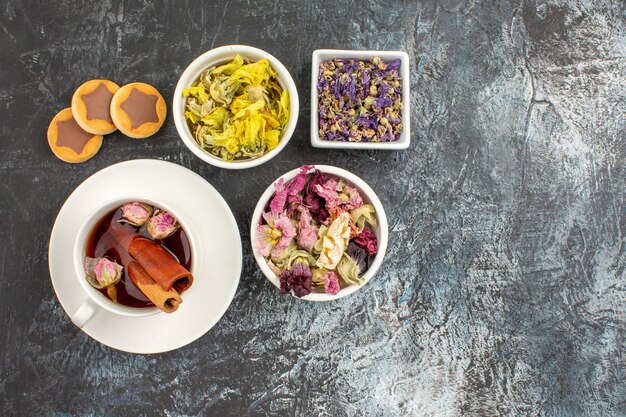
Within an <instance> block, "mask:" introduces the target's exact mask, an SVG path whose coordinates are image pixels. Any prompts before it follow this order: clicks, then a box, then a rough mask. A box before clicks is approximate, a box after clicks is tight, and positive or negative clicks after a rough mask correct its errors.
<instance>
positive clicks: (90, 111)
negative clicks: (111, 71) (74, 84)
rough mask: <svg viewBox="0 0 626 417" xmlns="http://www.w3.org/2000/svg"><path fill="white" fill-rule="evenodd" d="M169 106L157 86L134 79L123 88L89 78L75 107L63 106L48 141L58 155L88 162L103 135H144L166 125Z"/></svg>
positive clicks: (76, 97) (133, 136)
mask: <svg viewBox="0 0 626 417" xmlns="http://www.w3.org/2000/svg"><path fill="white" fill-rule="evenodd" d="M166 114H167V108H166V105H165V100H163V97H162V96H161V94H160V93H159V92H158V91H157V90H156V88H154V87H152V86H151V85H148V84H145V83H131V84H127V85H125V86H123V87H121V88H120V86H118V85H117V84H115V83H114V82H112V81H108V80H91V81H87V82H86V83H84V84H83V85H81V86H80V87H78V89H77V90H76V92H75V93H74V96H73V97H72V107H70V108H66V109H63V110H61V111H60V112H59V113H58V114H57V115H56V116H54V118H53V119H52V122H50V126H49V127H48V144H49V145H50V148H51V149H52V152H53V153H54V154H55V155H56V156H57V158H59V159H61V160H63V161H65V162H69V163H79V162H84V161H86V160H88V159H89V158H91V157H92V156H94V155H95V154H96V153H97V152H98V150H99V149H100V146H101V145H102V136H103V135H108V134H109V133H113V132H115V131H116V130H119V131H120V132H122V133H123V134H124V135H126V136H129V137H131V138H135V139H143V138H147V137H149V136H152V135H153V134H155V133H156V132H157V131H158V130H159V129H160V128H161V126H162V125H163V122H164V121H165V116H166Z"/></svg>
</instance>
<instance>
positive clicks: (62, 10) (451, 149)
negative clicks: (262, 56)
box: [0, 0, 626, 416]
mask: <svg viewBox="0 0 626 417" xmlns="http://www.w3.org/2000/svg"><path fill="white" fill-rule="evenodd" d="M0 8H1V10H0V62H1V64H0V113H1V115H0V118H1V124H0V149H1V152H0V173H1V174H0V175H1V179H2V181H0V204H1V205H0V216H1V218H2V219H3V222H2V227H1V228H0V242H1V244H0V276H1V280H2V287H1V290H0V326H1V327H0V333H1V334H2V336H3V337H2V339H3V341H2V342H1V344H0V358H1V359H0V360H1V362H0V414H2V415H29V416H35V415H150V416H152V415H168V416H178V415H199V414H201V415H220V416H225V415H238V416H240V415H281V416H287V415H322V416H360V415H372V416H396V415H397V416H400V415H402V416H405V415H406V416H421V415H451V416H460V415H476V416H484V415H496V414H500V415H556V416H569V415H583V416H610V415H615V416H617V415H624V410H626V386H625V383H624V380H625V379H626V375H625V369H624V363H625V361H626V358H625V356H626V354H625V349H624V348H625V342H624V333H625V331H626V326H625V323H626V318H625V316H624V313H625V310H626V301H625V300H626V291H625V288H626V280H625V271H624V266H625V263H626V255H625V252H624V242H625V238H626V236H625V234H624V233H625V229H626V215H625V209H626V208H625V202H624V191H625V185H626V184H625V176H626V172H625V171H626V151H625V147H626V141H625V136H626V126H625V122H624V114H625V112H626V98H625V97H626V94H625V77H626V36H625V26H626V25H625V21H624V13H625V8H624V3H623V2H620V1H617V0H616V1H589V0H580V1H576V2H573V1H572V2H569V3H557V2H552V1H548V2H540V1H537V2H533V1H530V2H528V3H519V2H515V3H509V2H506V1H493V2H488V3H482V2H478V1H475V2H474V1H470V2H454V1H450V0H446V1H440V2H420V3H412V2H395V1H393V2H384V1H372V2H367V3H365V2H356V1H349V0H341V1H337V2H328V3H317V2H314V3H309V2H297V1H290V2H275V1H250V2H237V1H223V2H215V3H208V2H207V3H205V4H202V3H200V2H182V1H171V2H162V1H156V2H122V1H117V0H114V1H103V2H80V1H76V2H72V1H62V2H45V1H39V2H36V1H21V0H11V1H8V2H7V1H3V2H2V4H1V6H0ZM230 43H243V44H250V45H253V46H257V47H260V48H262V49H265V50H267V51H269V52H270V53H272V54H274V55H275V56H277V57H278V58H279V59H280V60H281V61H282V62H283V63H284V64H285V66H286V67H287V68H288V69H289V70H290V71H291V72H292V74H293V76H294V79H295V80H296V84H297V86H298V88H299V91H300V100H301V107H302V108H301V112H300V119H299V124H298V127H297V131H296V134H295V135H294V137H293V139H292V141H291V142H290V143H289V145H288V146H287V147H286V149H285V150H284V151H283V152H282V153H281V154H280V155H279V156H278V157H276V158H275V159H274V160H273V161H272V162H271V163H268V164H265V165H263V166H261V167H257V168H254V169H250V170H246V171H244V172H233V171H226V170H220V169H217V168H213V167H210V166H207V165H205V164H203V163H202V162H201V161H200V160H199V159H197V158H196V157H195V156H193V155H192V154H191V153H190V152H189V151H188V150H187V149H186V148H185V147H184V146H183V144H182V142H181V141H180V140H179V139H178V138H177V134H176V131H175V129H174V126H173V122H172V118H171V115H169V116H168V119H167V121H166V123H165V126H164V128H163V129H162V131H161V132H159V133H158V134H157V135H156V136H155V137H154V138H152V139H149V140H146V141H134V140H131V139H128V138H125V137H123V136H121V135H119V134H113V135H111V136H109V137H108V138H107V140H106V141H105V143H104V145H103V147H102V149H101V150H100V153H99V154H98V155H97V156H96V157H95V158H93V159H92V160H90V161H88V162H87V163H84V164H81V165H78V166H71V165H67V164H65V163H63V162H60V161H59V160H57V159H55V158H54V157H53V156H52V154H51V152H50V150H49V149H48V146H47V143H46V139H45V131H46V128H47V125H48V123H49V121H50V119H51V118H52V116H53V115H54V114H55V113H56V112H57V111H58V110H60V109H61V108H63V107H66V106H68V105H69V102H70V98H71V95H72V93H73V90H74V89H75V88H76V87H77V86H78V85H79V84H80V83H82V82H83V81H85V80H88V79H92V78H100V77H102V78H109V79H112V80H115V81H116V82H118V83H120V84H122V83H126V82H130V81H136V80H141V81H145V82H148V83H151V84H153V85H155V86H156V87H157V88H158V89H159V90H160V91H162V93H163V95H164V96H165V98H166V100H167V102H168V103H170V102H171V99H172V92H173V90H174V85H175V83H176V81H177V79H178V76H179V75H180V74H181V72H182V70H183V69H184V68H185V66H186V65H187V64H188V63H189V62H190V61H191V60H192V59H193V58H194V57H195V56H197V55H199V54H200V53H201V52H204V51H206V50H209V49H211V48H212V47H215V46H220V45H224V44H230ZM333 47H334V48H354V49H403V50H405V51H407V52H408V53H409V56H410V57H411V67H412V76H411V102H412V103H411V104H412V126H411V129H412V132H413V137H412V144H411V147H410V149H408V150H407V151H402V152H372V151H369V152H357V151H323V150H316V149H313V148H311V146H310V145H309V137H308V123H309V116H308V112H309V105H310V100H309V93H310V91H309V76H310V60H311V58H310V55H311V52H312V50H313V49H316V48H333ZM145 157H149V158H160V159H166V160H169V161H173V162H176V163H179V164H181V165H183V166H186V167H188V168H190V169H192V170H194V171H195V172H197V173H199V174H200V175H202V176H203V177H204V178H206V179H207V180H208V181H209V182H211V184H213V185H214V186H215V187H216V188H217V189H218V190H220V191H221V192H222V193H223V194H224V197H225V198H226V200H227V202H228V203H229V204H230V206H231V208H232V209H233V211H234V213H235V216H236V218H237V221H238V223H239V227H240V230H241V231H242V239H243V250H244V254H245V257H244V268H243V274H242V277H241V283H240V286H239V289H238V292H237V295H236V296H235V299H234V301H233V304H232V305H231V307H230V309H229V310H228V312H227V313H226V315H225V316H224V318H223V319H222V320H221V321H220V322H219V323H218V324H217V325H216V326H215V327H214V328H213V329H212V330H211V331H210V332H209V333H207V334H206V335H205V336H203V337H202V338H200V339H199V340H197V341H196V342H194V343H192V344H191V345H189V346H187V347H184V348H182V349H179V350H177V351H174V352H170V353H166V354H161V355H152V356H139V355H131V354H126V353H121V352H118V351H115V350H112V349H109V348H107V347H105V346H102V345H100V344H99V343H97V342H95V341H93V340H91V339H90V338H89V337H87V336H86V335H85V334H83V333H82V332H81V331H79V330H78V329H77V328H76V327H74V325H72V324H71V323H70V321H69V319H68V318H67V317H66V315H65V313H64V312H63V310H62V308H61V307H60V305H59V303H58V301H57V300H56V298H55V296H54V292H53V290H52V287H51V284H50V280H49V278H48V271H47V255H46V252H47V251H46V249H47V244H48V238H49V233H50V229H51V227H52V223H53V221H54V218H55V216H56V214H57V212H58V210H59V208H60V207H61V205H62V203H63V201H64V200H65V198H66V197H67V196H68V195H69V194H70V192H71V191H72V190H73V189H74V188H75V187H76V186H77V185H78V184H79V183H80V182H82V181H83V180H84V179H85V178H87V177H88V176H89V175H91V174H92V173H94V172H96V171H98V170H99V169H101V168H103V167H106V166H108V165H110V164H112V163H115V162H119V161H123V160H127V159H134V158H145ZM303 163H324V164H331V165H337V166H340V167H343V168H346V169H349V170H351V171H353V172H354V173H356V174H357V175H359V176H361V177H362V178H363V179H365V180H366V181H367V182H369V184H370V185H371V186H372V187H373V188H374V189H375V190H376V192H377V193H378V195H379V197H381V200H382V201H383V202H384V205H385V207H386V210H387V215H388V217H389V221H390V233H391V234H390V238H391V241H390V247H389V251H388V254H387V257H386V261H385V263H384V265H383V268H382V270H381V271H380V273H379V274H378V275H377V276H376V277H375V279H374V280H373V281H371V282H370V283H369V284H368V285H367V286H366V287H365V288H364V289H363V290H362V291H359V292H358V293H356V294H355V295H353V296H350V297H348V298H346V299H342V300H340V301H337V302H332V303H327V304H312V303H306V302H301V301H298V300H296V299H292V298H289V297H282V296H280V295H279V293H278V291H276V289H275V288H274V287H273V286H272V285H271V284H269V283H268V282H267V280H265V279H264V278H263V276H262V275H261V273H260V271H259V270H258V269H257V268H256V266H255V263H254V259H253V257H252V256H251V255H250V244H249V242H248V238H249V236H248V232H247V230H248V221H249V218H250V216H251V214H252V210H253V207H254V205H255V202H256V199H257V198H258V197H259V196H260V194H261V192H262V191H263V190H264V189H265V187H267V186H268V185H269V184H270V183H271V182H272V181H273V180H274V179H275V178H276V177H278V176H279V175H281V174H282V173H284V172H286V171H288V170H290V169H293V168H295V167H297V166H299V165H300V164H303Z"/></svg>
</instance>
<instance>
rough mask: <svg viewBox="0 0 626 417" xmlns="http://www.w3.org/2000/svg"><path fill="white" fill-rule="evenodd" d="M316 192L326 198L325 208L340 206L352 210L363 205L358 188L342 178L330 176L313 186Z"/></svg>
mask: <svg viewBox="0 0 626 417" xmlns="http://www.w3.org/2000/svg"><path fill="white" fill-rule="evenodd" d="M315 189H316V192H317V194H318V195H319V196H320V197H322V198H323V199H324V200H326V208H328V209H331V208H335V207H341V208H343V209H345V210H353V209H355V208H358V207H361V206H362V205H363V198H362V197H361V194H360V193H359V192H358V190H357V189H356V188H355V187H354V186H352V185H350V184H348V183H346V181H345V180H344V179H340V178H337V177H334V178H330V179H329V180H328V181H326V182H325V183H324V184H318V185H316V187H315Z"/></svg>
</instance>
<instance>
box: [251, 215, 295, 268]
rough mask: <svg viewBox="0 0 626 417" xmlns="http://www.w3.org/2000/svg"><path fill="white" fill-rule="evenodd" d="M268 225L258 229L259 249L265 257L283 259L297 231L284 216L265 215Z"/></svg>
mask: <svg viewBox="0 0 626 417" xmlns="http://www.w3.org/2000/svg"><path fill="white" fill-rule="evenodd" d="M263 218H264V219H265V221H266V222H267V224H264V225H260V226H258V227H257V248H258V250H259V254H260V255H261V256H263V257H268V256H271V257H272V258H281V257H282V256H281V255H282V253H283V252H284V251H285V249H287V248H288V247H289V245H290V243H291V241H292V240H293V238H294V237H295V235H296V230H295V228H294V227H293V225H292V224H291V221H290V220H289V218H288V217H287V216H286V215H285V214H284V213H280V214H276V213H273V212H267V213H264V214H263Z"/></svg>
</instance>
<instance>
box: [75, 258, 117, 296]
mask: <svg viewBox="0 0 626 417" xmlns="http://www.w3.org/2000/svg"><path fill="white" fill-rule="evenodd" d="M83 269H84V270H85V278H86V279H87V282H89V284H90V285H91V286H92V287H94V288H96V289H102V288H106V287H109V286H111V285H115V284H117V282H119V281H120V280H121V279H122V270H123V269H124V268H123V267H122V266H121V265H119V264H118V263H117V262H115V261H112V260H110V259H108V258H90V257H88V256H86V257H85V259H84V261H83Z"/></svg>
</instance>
